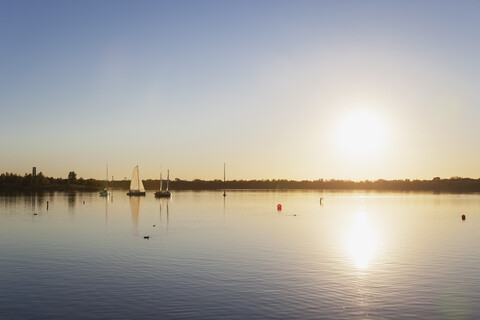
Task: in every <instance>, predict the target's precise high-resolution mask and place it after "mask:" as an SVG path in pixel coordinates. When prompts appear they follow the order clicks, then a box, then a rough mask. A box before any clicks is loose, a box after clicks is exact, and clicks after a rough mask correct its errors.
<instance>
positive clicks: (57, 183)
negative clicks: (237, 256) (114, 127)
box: [0, 171, 480, 192]
mask: <svg viewBox="0 0 480 320" xmlns="http://www.w3.org/2000/svg"><path fill="white" fill-rule="evenodd" d="M143 183H144V186H145V189H147V190H158V188H159V184H160V181H159V180H152V179H148V180H144V181H143ZM108 186H109V188H113V189H125V190H127V189H128V188H129V186H130V181H129V180H115V181H109V182H108ZM163 186H164V187H165V186H166V182H165V181H164V183H163ZM104 187H105V181H104V180H96V179H92V178H90V179H83V178H77V174H76V173H75V172H74V171H70V172H69V173H68V178H67V179H63V178H54V177H47V176H45V175H44V174H43V173H42V172H40V173H38V174H37V175H36V176H33V175H32V174H25V175H23V176H21V175H17V174H14V173H2V174H1V175H0V189H3V190H5V189H56V190H62V189H70V190H72V189H83V190H99V189H101V188H104ZM169 189H170V190H221V189H230V190H232V189H237V190H241V189H250V190H255V189H259V190H288V189H304V190H305V189H320V190H321V189H325V190H390V191H433V192H480V179H471V178H461V177H452V178H449V179H441V178H440V177H435V178H433V179H432V180H410V179H404V180H384V179H379V180H375V181H370V180H364V181H351V180H336V179H330V180H324V179H318V180H301V181H298V180H286V179H279V180H277V179H273V180H228V181H226V182H223V181H222V180H220V179H216V180H201V179H194V180H181V179H178V178H177V179H175V180H172V181H170V185H169Z"/></svg>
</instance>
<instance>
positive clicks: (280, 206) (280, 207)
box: [277, 203, 282, 211]
mask: <svg viewBox="0 0 480 320" xmlns="http://www.w3.org/2000/svg"><path fill="white" fill-rule="evenodd" d="M277 210H278V211H281V210H282V205H281V204H280V203H279V204H277Z"/></svg>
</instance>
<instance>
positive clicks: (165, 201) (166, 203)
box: [160, 198, 170, 230]
mask: <svg viewBox="0 0 480 320" xmlns="http://www.w3.org/2000/svg"><path fill="white" fill-rule="evenodd" d="M168 202H170V200H168V199H165V198H163V199H161V200H160V223H162V204H163V206H164V207H166V210H167V217H166V218H167V230H168V220H169V213H168Z"/></svg>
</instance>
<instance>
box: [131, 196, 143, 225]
mask: <svg viewBox="0 0 480 320" xmlns="http://www.w3.org/2000/svg"><path fill="white" fill-rule="evenodd" d="M142 202H143V197H130V209H131V210H132V221H133V226H134V227H135V232H136V233H137V232H138V214H139V212H140V209H141V208H142Z"/></svg>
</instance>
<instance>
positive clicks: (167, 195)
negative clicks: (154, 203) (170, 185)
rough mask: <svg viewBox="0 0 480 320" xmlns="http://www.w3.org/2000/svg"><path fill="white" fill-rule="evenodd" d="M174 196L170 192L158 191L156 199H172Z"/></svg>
mask: <svg viewBox="0 0 480 320" xmlns="http://www.w3.org/2000/svg"><path fill="white" fill-rule="evenodd" d="M171 195H172V194H171V193H170V191H157V192H155V198H170V196H171Z"/></svg>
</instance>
